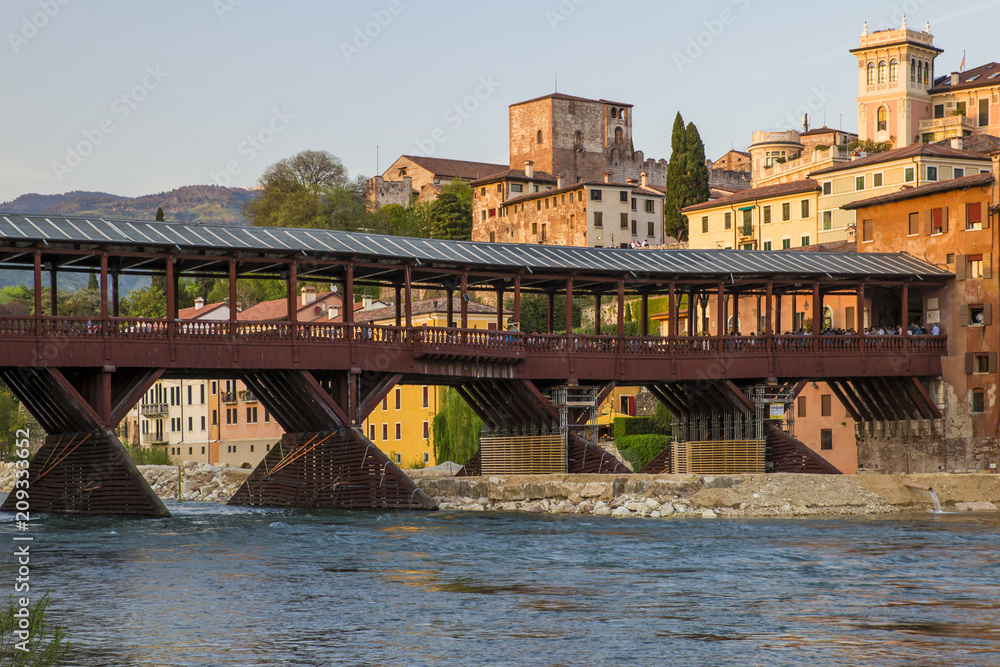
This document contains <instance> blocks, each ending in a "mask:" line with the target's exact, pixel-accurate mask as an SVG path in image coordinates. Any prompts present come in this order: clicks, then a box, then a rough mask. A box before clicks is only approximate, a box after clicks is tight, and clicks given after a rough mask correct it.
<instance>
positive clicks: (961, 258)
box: [955, 255, 965, 280]
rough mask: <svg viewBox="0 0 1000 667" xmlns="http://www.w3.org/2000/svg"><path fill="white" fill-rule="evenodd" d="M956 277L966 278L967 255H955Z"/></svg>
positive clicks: (958, 278)
mask: <svg viewBox="0 0 1000 667" xmlns="http://www.w3.org/2000/svg"><path fill="white" fill-rule="evenodd" d="M955 279H956V280H965V255H955Z"/></svg>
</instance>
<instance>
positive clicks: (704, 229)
mask: <svg viewBox="0 0 1000 667" xmlns="http://www.w3.org/2000/svg"><path fill="white" fill-rule="evenodd" d="M701 233H702V234H708V216H707V215H703V216H701Z"/></svg>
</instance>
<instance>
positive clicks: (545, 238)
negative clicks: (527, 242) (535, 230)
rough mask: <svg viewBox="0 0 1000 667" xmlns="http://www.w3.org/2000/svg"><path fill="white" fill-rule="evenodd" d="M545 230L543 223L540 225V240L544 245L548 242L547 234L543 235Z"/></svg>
mask: <svg viewBox="0 0 1000 667" xmlns="http://www.w3.org/2000/svg"><path fill="white" fill-rule="evenodd" d="M545 229H546V227H545V223H544V222H543V223H542V238H541V242H542V243H545V242H546V241H547V240H548V234H546V233H545Z"/></svg>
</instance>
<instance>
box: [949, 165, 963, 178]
mask: <svg viewBox="0 0 1000 667" xmlns="http://www.w3.org/2000/svg"><path fill="white" fill-rule="evenodd" d="M963 176H965V169H962V168H961V167H955V169H954V171H953V173H952V178H962V177H963Z"/></svg>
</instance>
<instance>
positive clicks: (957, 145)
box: [951, 137, 965, 150]
mask: <svg viewBox="0 0 1000 667" xmlns="http://www.w3.org/2000/svg"><path fill="white" fill-rule="evenodd" d="M951 147H952V148H954V149H956V150H964V148H965V141H964V140H963V139H962V137H952V138H951Z"/></svg>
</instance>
